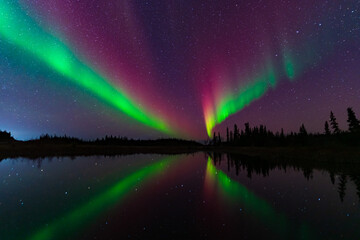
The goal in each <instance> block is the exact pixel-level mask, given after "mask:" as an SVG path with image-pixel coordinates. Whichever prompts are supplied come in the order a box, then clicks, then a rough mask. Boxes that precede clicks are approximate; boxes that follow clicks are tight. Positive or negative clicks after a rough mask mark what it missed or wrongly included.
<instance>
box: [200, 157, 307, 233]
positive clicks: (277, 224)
mask: <svg viewBox="0 0 360 240" xmlns="http://www.w3.org/2000/svg"><path fill="white" fill-rule="evenodd" d="M205 187H206V188H207V189H211V190H214V191H216V190H218V193H219V194H220V195H221V196H222V197H224V198H225V199H226V200H227V201H228V202H230V203H231V204H234V203H235V202H238V203H241V204H243V205H244V208H246V209H247V211H248V212H249V213H250V214H252V215H254V216H255V217H256V218H258V219H259V220H260V221H262V222H263V223H264V224H266V225H267V226H269V227H270V228H271V229H272V230H273V231H274V232H276V233H278V234H279V235H280V236H281V237H286V236H290V235H293V233H294V232H298V234H297V236H298V239H313V237H312V234H311V232H310V229H309V226H308V225H307V224H305V223H303V224H301V226H300V227H297V226H291V225H290V224H289V222H288V221H287V219H286V217H285V215H283V214H280V213H278V212H276V210H275V209H274V208H273V207H272V206H271V204H269V203H268V202H266V201H265V200H264V199H261V198H260V197H258V196H256V195H255V194H254V193H252V192H251V191H249V190H248V189H247V188H246V187H245V186H244V185H242V184H240V183H238V182H237V181H234V180H232V179H231V178H230V177H229V176H227V175H226V174H225V173H224V172H223V171H221V170H218V169H216V167H215V166H214V164H213V162H212V160H211V157H210V156H209V157H208V161H207V167H206V175H205Z"/></svg>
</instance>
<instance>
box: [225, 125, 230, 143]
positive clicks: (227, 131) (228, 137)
mask: <svg viewBox="0 0 360 240" xmlns="http://www.w3.org/2000/svg"><path fill="white" fill-rule="evenodd" d="M229 141H230V135H229V128H228V127H227V128H226V142H229Z"/></svg>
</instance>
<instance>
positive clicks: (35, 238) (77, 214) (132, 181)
mask: <svg viewBox="0 0 360 240" xmlns="http://www.w3.org/2000/svg"><path fill="white" fill-rule="evenodd" d="M169 159H170V158H167V159H164V160H162V161H159V162H157V163H154V164H152V165H149V166H147V167H144V168H142V169H140V170H138V171H136V172H135V173H133V174H131V175H129V176H127V177H125V178H124V179H122V180H120V181H119V182H117V183H115V184H114V185H113V186H112V187H111V188H109V189H108V190H106V191H105V192H103V193H102V194H100V195H98V196H97V197H94V198H93V199H91V200H89V201H88V202H87V203H85V204H84V205H82V206H80V207H79V208H77V209H75V210H74V211H72V212H69V213H68V214H66V215H64V216H62V217H61V218H59V220H57V221H55V222H53V223H51V224H49V225H48V226H46V227H45V228H43V229H41V230H39V231H38V232H36V233H35V234H34V235H32V236H31V237H29V238H28V239H29V240H53V239H65V238H66V237H69V236H70V235H71V234H72V233H73V232H75V231H78V230H79V227H81V226H84V225H86V224H87V223H89V222H91V220H93V219H94V218H95V217H96V216H98V215H99V214H100V213H102V212H104V211H106V210H109V209H110V208H111V207H112V206H114V205H115V204H116V203H118V202H119V201H120V200H122V199H123V198H124V197H125V196H126V194H128V193H129V192H131V191H132V190H133V189H134V187H136V186H137V185H138V184H140V183H142V182H144V181H145V180H147V179H151V177H154V176H155V175H156V174H159V173H161V172H163V170H164V169H165V168H166V167H167V166H168V165H169V163H170V162H171V161H170V160H169Z"/></svg>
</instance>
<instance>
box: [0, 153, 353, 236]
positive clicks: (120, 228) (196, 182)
mask: <svg viewBox="0 0 360 240" xmlns="http://www.w3.org/2000/svg"><path fill="white" fill-rule="evenodd" d="M357 172H358V171H357V170H356V169H355V168H354V167H349V168H348V169H347V170H343V169H341V168H339V167H329V168H319V167H315V166H313V167H312V166H311V165H310V166H309V165H307V166H299V165H297V166H294V165H288V164H285V163H277V164H275V163H268V162H265V161H254V159H248V158H247V157H244V156H229V155H219V154H216V155H214V154H211V155H207V154H205V153H198V154H195V155H188V156H186V155H181V156H166V157H164V156H158V155H132V156H120V157H112V158H107V157H78V158H76V159H70V158H54V159H43V160H35V161H34V160H28V159H16V160H14V159H8V160H3V161H1V162H0V180H1V181H0V239H1V240H5V239H25V240H26V239H29V240H42V239H128V238H129V239H190V238H198V239H206V238H207V239H359V238H360V208H359V191H360V177H359V174H357Z"/></svg>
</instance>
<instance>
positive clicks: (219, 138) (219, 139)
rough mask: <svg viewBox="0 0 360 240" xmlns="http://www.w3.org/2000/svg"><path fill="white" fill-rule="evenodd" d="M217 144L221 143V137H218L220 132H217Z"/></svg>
mask: <svg viewBox="0 0 360 240" xmlns="http://www.w3.org/2000/svg"><path fill="white" fill-rule="evenodd" d="M218 143H221V136H220V132H218Z"/></svg>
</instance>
